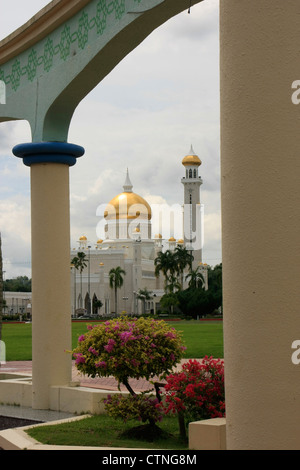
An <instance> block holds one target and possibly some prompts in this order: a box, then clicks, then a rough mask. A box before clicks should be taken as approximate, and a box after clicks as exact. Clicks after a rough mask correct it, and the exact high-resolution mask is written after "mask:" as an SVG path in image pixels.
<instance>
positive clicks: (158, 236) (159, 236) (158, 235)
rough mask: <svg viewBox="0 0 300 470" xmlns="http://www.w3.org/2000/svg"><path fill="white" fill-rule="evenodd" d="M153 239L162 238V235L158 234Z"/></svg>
mask: <svg viewBox="0 0 300 470" xmlns="http://www.w3.org/2000/svg"><path fill="white" fill-rule="evenodd" d="M154 238H162V235H161V234H160V233H158V234H157V235H155V237H154Z"/></svg>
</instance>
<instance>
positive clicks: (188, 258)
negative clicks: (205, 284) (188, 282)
mask: <svg viewBox="0 0 300 470" xmlns="http://www.w3.org/2000/svg"><path fill="white" fill-rule="evenodd" d="M174 257H175V261H176V271H177V273H178V275H180V278H181V281H180V282H181V287H183V271H184V270H185V268H186V267H187V266H188V267H189V269H190V270H191V269H192V262H193V261H194V257H193V255H192V254H191V253H190V252H189V251H188V250H187V249H186V248H185V247H182V246H177V247H176V248H175V250H174Z"/></svg>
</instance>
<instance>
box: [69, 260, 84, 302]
mask: <svg viewBox="0 0 300 470" xmlns="http://www.w3.org/2000/svg"><path fill="white" fill-rule="evenodd" d="M87 262H88V259H87V258H86V255H85V253H83V252H82V251H79V252H78V253H77V256H75V257H74V258H73V259H72V261H71V264H72V265H73V266H74V268H75V269H76V270H79V271H80V299H81V300H80V302H81V303H82V271H83V270H84V268H86V267H87ZM80 307H82V304H81V305H80Z"/></svg>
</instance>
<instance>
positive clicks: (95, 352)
mask: <svg viewBox="0 0 300 470" xmlns="http://www.w3.org/2000/svg"><path fill="white" fill-rule="evenodd" d="M89 352H91V353H92V354H94V356H98V355H99V353H98V351H96V349H94V348H93V347H92V346H91V347H90V348H89Z"/></svg>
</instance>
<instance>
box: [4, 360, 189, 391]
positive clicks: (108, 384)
mask: <svg viewBox="0 0 300 470" xmlns="http://www.w3.org/2000/svg"><path fill="white" fill-rule="evenodd" d="M187 361H188V359H184V360H183V361H182V362H181V364H182V363H183V362H187ZM181 364H179V365H178V366H177V369H180V368H181ZM0 372H13V373H22V374H28V375H31V374H32V362H31V361H11V362H6V364H2V365H1V368H0ZM72 380H73V381H74V382H78V383H79V384H80V386H82V387H90V388H98V389H101V390H110V391H113V390H118V383H117V381H116V380H115V379H114V377H101V378H98V377H97V378H94V379H92V378H89V377H85V376H84V375H82V374H80V373H79V372H78V370H77V369H76V367H75V365H74V362H73V364H72ZM129 384H130V386H131V387H132V388H133V390H134V391H136V392H142V391H146V390H153V385H152V384H151V383H149V382H147V380H145V379H139V380H135V379H130V380H129ZM120 390H121V391H123V390H126V388H125V387H124V386H123V385H121V387H120Z"/></svg>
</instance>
